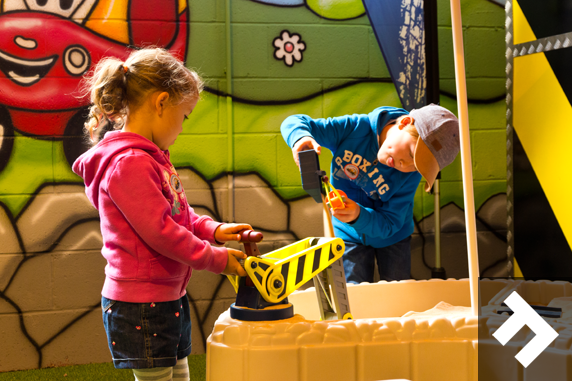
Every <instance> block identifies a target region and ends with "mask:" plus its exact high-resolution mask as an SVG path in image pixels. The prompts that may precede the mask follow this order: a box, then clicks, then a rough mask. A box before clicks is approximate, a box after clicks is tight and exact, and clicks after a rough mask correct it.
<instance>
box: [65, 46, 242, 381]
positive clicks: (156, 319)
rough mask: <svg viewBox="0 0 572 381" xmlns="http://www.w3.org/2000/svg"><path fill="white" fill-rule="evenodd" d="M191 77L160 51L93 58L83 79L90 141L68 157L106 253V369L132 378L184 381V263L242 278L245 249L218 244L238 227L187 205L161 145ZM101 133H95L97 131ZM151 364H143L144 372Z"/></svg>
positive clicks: (195, 86) (187, 100) (179, 113)
mask: <svg viewBox="0 0 572 381" xmlns="http://www.w3.org/2000/svg"><path fill="white" fill-rule="evenodd" d="M202 85H203V84H202V81H201V79H200V78H199V76H198V75H197V74H196V73H195V72H193V71H191V70H189V69H188V68H186V67H185V65H184V64H183V63H182V62H181V61H179V60H178V59H176V58H175V57H173V56H172V55H171V54H170V53H169V52H167V51H166V50H163V49H154V48H153V49H151V48H148V49H142V50H138V51H136V52H134V53H132V54H131V55H130V56H129V58H127V60H126V61H125V62H121V61H120V60H118V59H116V58H107V59H104V60H101V61H100V62H99V63H98V64H97V66H96V68H95V70H94V71H93V72H92V73H91V74H90V76H89V77H87V78H86V89H87V90H89V94H90V96H91V101H92V103H93V105H92V107H91V110H90V119H89V120H88V122H87V123H86V131H87V132H89V135H90V138H91V140H92V141H93V142H94V143H95V142H96V141H97V140H98V138H99V136H100V135H104V136H103V139H101V141H99V142H98V143H97V145H95V146H93V147H92V148H91V149H89V150H88V151H87V152H86V153H84V154H83V155H81V156H80V157H79V158H78V159H77V160H76V161H75V163H74V164H73V171H74V172H75V173H77V174H78V175H79V176H81V177H82V178H83V179H84V182H85V192H86V194H87V196H88V198H89V200H90V201H91V203H92V204H93V206H94V207H95V208H96V209H97V210H98V211H99V216H100V220H101V233H102V236H103V248H102V254H103V256H104V257H105V258H106V259H107V266H106V267H105V275H106V278H105V283H104V285H103V290H102V310H103V323H104V326H105V330H106V333H107V338H108V344H109V350H110V351H111V355H112V357H113V363H114V365H115V367H116V368H130V369H133V372H134V374H135V377H136V379H145V380H155V379H157V380H159V379H161V380H164V379H169V375H171V377H173V378H174V379H177V380H185V379H186V380H188V379H189V373H188V365H187V356H188V355H189V354H190V353H191V320H190V313H189V303H188V301H187V298H186V287H187V284H188V282H189V279H190V277H191V273H192V270H193V269H197V270H203V269H204V270H208V271H211V272H214V273H217V274H219V273H223V274H238V275H241V276H245V275H246V273H245V271H244V269H243V268H242V267H241V266H240V264H239V262H238V259H241V258H245V254H244V253H242V252H240V251H238V250H233V249H227V248H225V247H217V246H212V244H219V245H222V244H223V243H224V242H226V241H230V240H235V241H238V240H239V239H240V235H239V234H238V233H239V232H240V231H241V230H244V229H251V227H250V225H247V224H222V223H218V222H214V221H213V220H212V219H211V218H210V217H208V216H199V215H197V214H195V213H194V211H193V209H192V208H191V207H190V206H189V203H188V201H187V198H186V196H185V191H184V190H183V186H182V183H181V179H180V178H179V176H178V175H177V172H176V171H175V168H174V167H173V165H172V164H171V162H170V160H169V151H168V148H169V146H171V145H172V144H173V143H174V142H175V139H176V138H177V136H178V135H179V134H180V133H181V131H182V128H183V127H182V125H183V121H184V120H185V119H187V117H188V116H189V114H191V113H192V111H193V109H194V108H195V106H196V105H197V101H198V99H199V93H200V92H201V90H202ZM102 131H103V133H102ZM150 368H153V369H150Z"/></svg>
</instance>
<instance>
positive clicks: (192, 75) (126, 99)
mask: <svg viewBox="0 0 572 381" xmlns="http://www.w3.org/2000/svg"><path fill="white" fill-rule="evenodd" d="M203 86H204V85H203V80H202V79H201V78H200V77H199V75H198V74H197V73H196V72H194V71H192V70H190V69H188V68H187V67H185V64H184V63H183V62H181V61H180V60H178V59H177V58H176V57H174V56H173V55H172V54H171V53H169V52H168V51H167V50H165V49H161V48H152V47H150V48H144V49H140V50H136V51H134V52H133V53H131V55H130V56H129V58H127V60H126V61H125V62H122V61H120V60H119V59H117V58H114V57H108V58H104V59H102V60H101V61H99V62H98V64H97V65H96V66H95V68H94V69H93V70H92V71H91V72H90V73H89V74H88V75H87V76H86V77H85V78H84V85H83V90H84V93H87V94H89V96H90V99H91V103H92V106H91V108H90V113H89V117H88V120H87V122H86V123H85V127H84V130H85V133H86V135H87V138H88V139H89V140H90V141H91V143H93V144H95V143H97V142H98V141H99V139H100V138H102V137H103V135H104V133H105V132H106V131H110V130H112V129H115V128H121V127H123V124H124V123H125V119H126V117H127V113H128V111H129V107H138V106H139V105H140V104H141V103H142V101H143V100H144V99H145V97H146V96H148V95H149V94H150V93H152V92H154V91H161V92H162V91H165V92H167V93H169V95H170V103H171V104H172V105H176V104H179V103H181V102H184V101H186V100H188V99H196V98H198V97H199V95H200V93H201V91H202V90H203Z"/></svg>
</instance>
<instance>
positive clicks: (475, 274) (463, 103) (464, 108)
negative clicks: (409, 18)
mask: <svg viewBox="0 0 572 381" xmlns="http://www.w3.org/2000/svg"><path fill="white" fill-rule="evenodd" d="M451 22H452V26H453V51H454V56H455V78H456V80H457V81H456V82H457V109H458V113H459V122H460V125H459V132H460V141H461V167H462V170H463V193H464V202H465V225H466V228H467V249H468V255H469V278H470V287H471V308H472V312H473V315H474V316H478V315H480V312H481V303H480V297H479V254H478V251H477V224H476V218H475V197H474V193H473V170H472V164H471V141H470V132H469V110H468V107H469V106H468V103H467V83H466V78H465V54H464V51H463V24H462V21H461V2H460V0H451Z"/></svg>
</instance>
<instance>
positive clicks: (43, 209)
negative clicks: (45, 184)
mask: <svg viewBox="0 0 572 381" xmlns="http://www.w3.org/2000/svg"><path fill="white" fill-rule="evenodd" d="M54 188H55V189H56V191H57V193H54V194H43V193H40V194H38V195H37V196H36V197H35V198H34V200H33V201H32V202H31V204H30V205H29V206H28V208H26V210H25V211H24V212H23V213H22V214H21V215H20V218H19V219H18V229H19V231H20V234H21V236H22V241H23V242H24V247H25V248H26V250H27V251H28V252H36V251H45V250H48V249H49V248H50V247H51V246H52V245H54V243H56V241H57V239H58V238H60V235H61V234H62V233H64V231H65V230H66V229H68V228H69V227H70V226H73V225H74V224H75V223H77V221H78V220H84V219H87V218H94V219H95V218H99V215H98V212H97V210H96V209H95V208H94V207H93V206H92V205H91V204H90V203H89V201H88V199H87V197H86V196H85V193H83V187H80V186H73V185H58V186H55V187H54ZM74 189H75V190H76V192H71V191H72V190H74ZM77 189H81V190H82V193H77Z"/></svg>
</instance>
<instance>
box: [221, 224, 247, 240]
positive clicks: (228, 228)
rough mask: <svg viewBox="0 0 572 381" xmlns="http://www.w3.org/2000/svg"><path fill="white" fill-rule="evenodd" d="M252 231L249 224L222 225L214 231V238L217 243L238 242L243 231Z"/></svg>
mask: <svg viewBox="0 0 572 381" xmlns="http://www.w3.org/2000/svg"><path fill="white" fill-rule="evenodd" d="M249 229H250V230H252V226H250V225H249V224H222V225H219V226H218V228H216V230H215V234H214V238H215V240H216V241H217V242H228V241H240V234H238V232H241V231H243V230H249Z"/></svg>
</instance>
